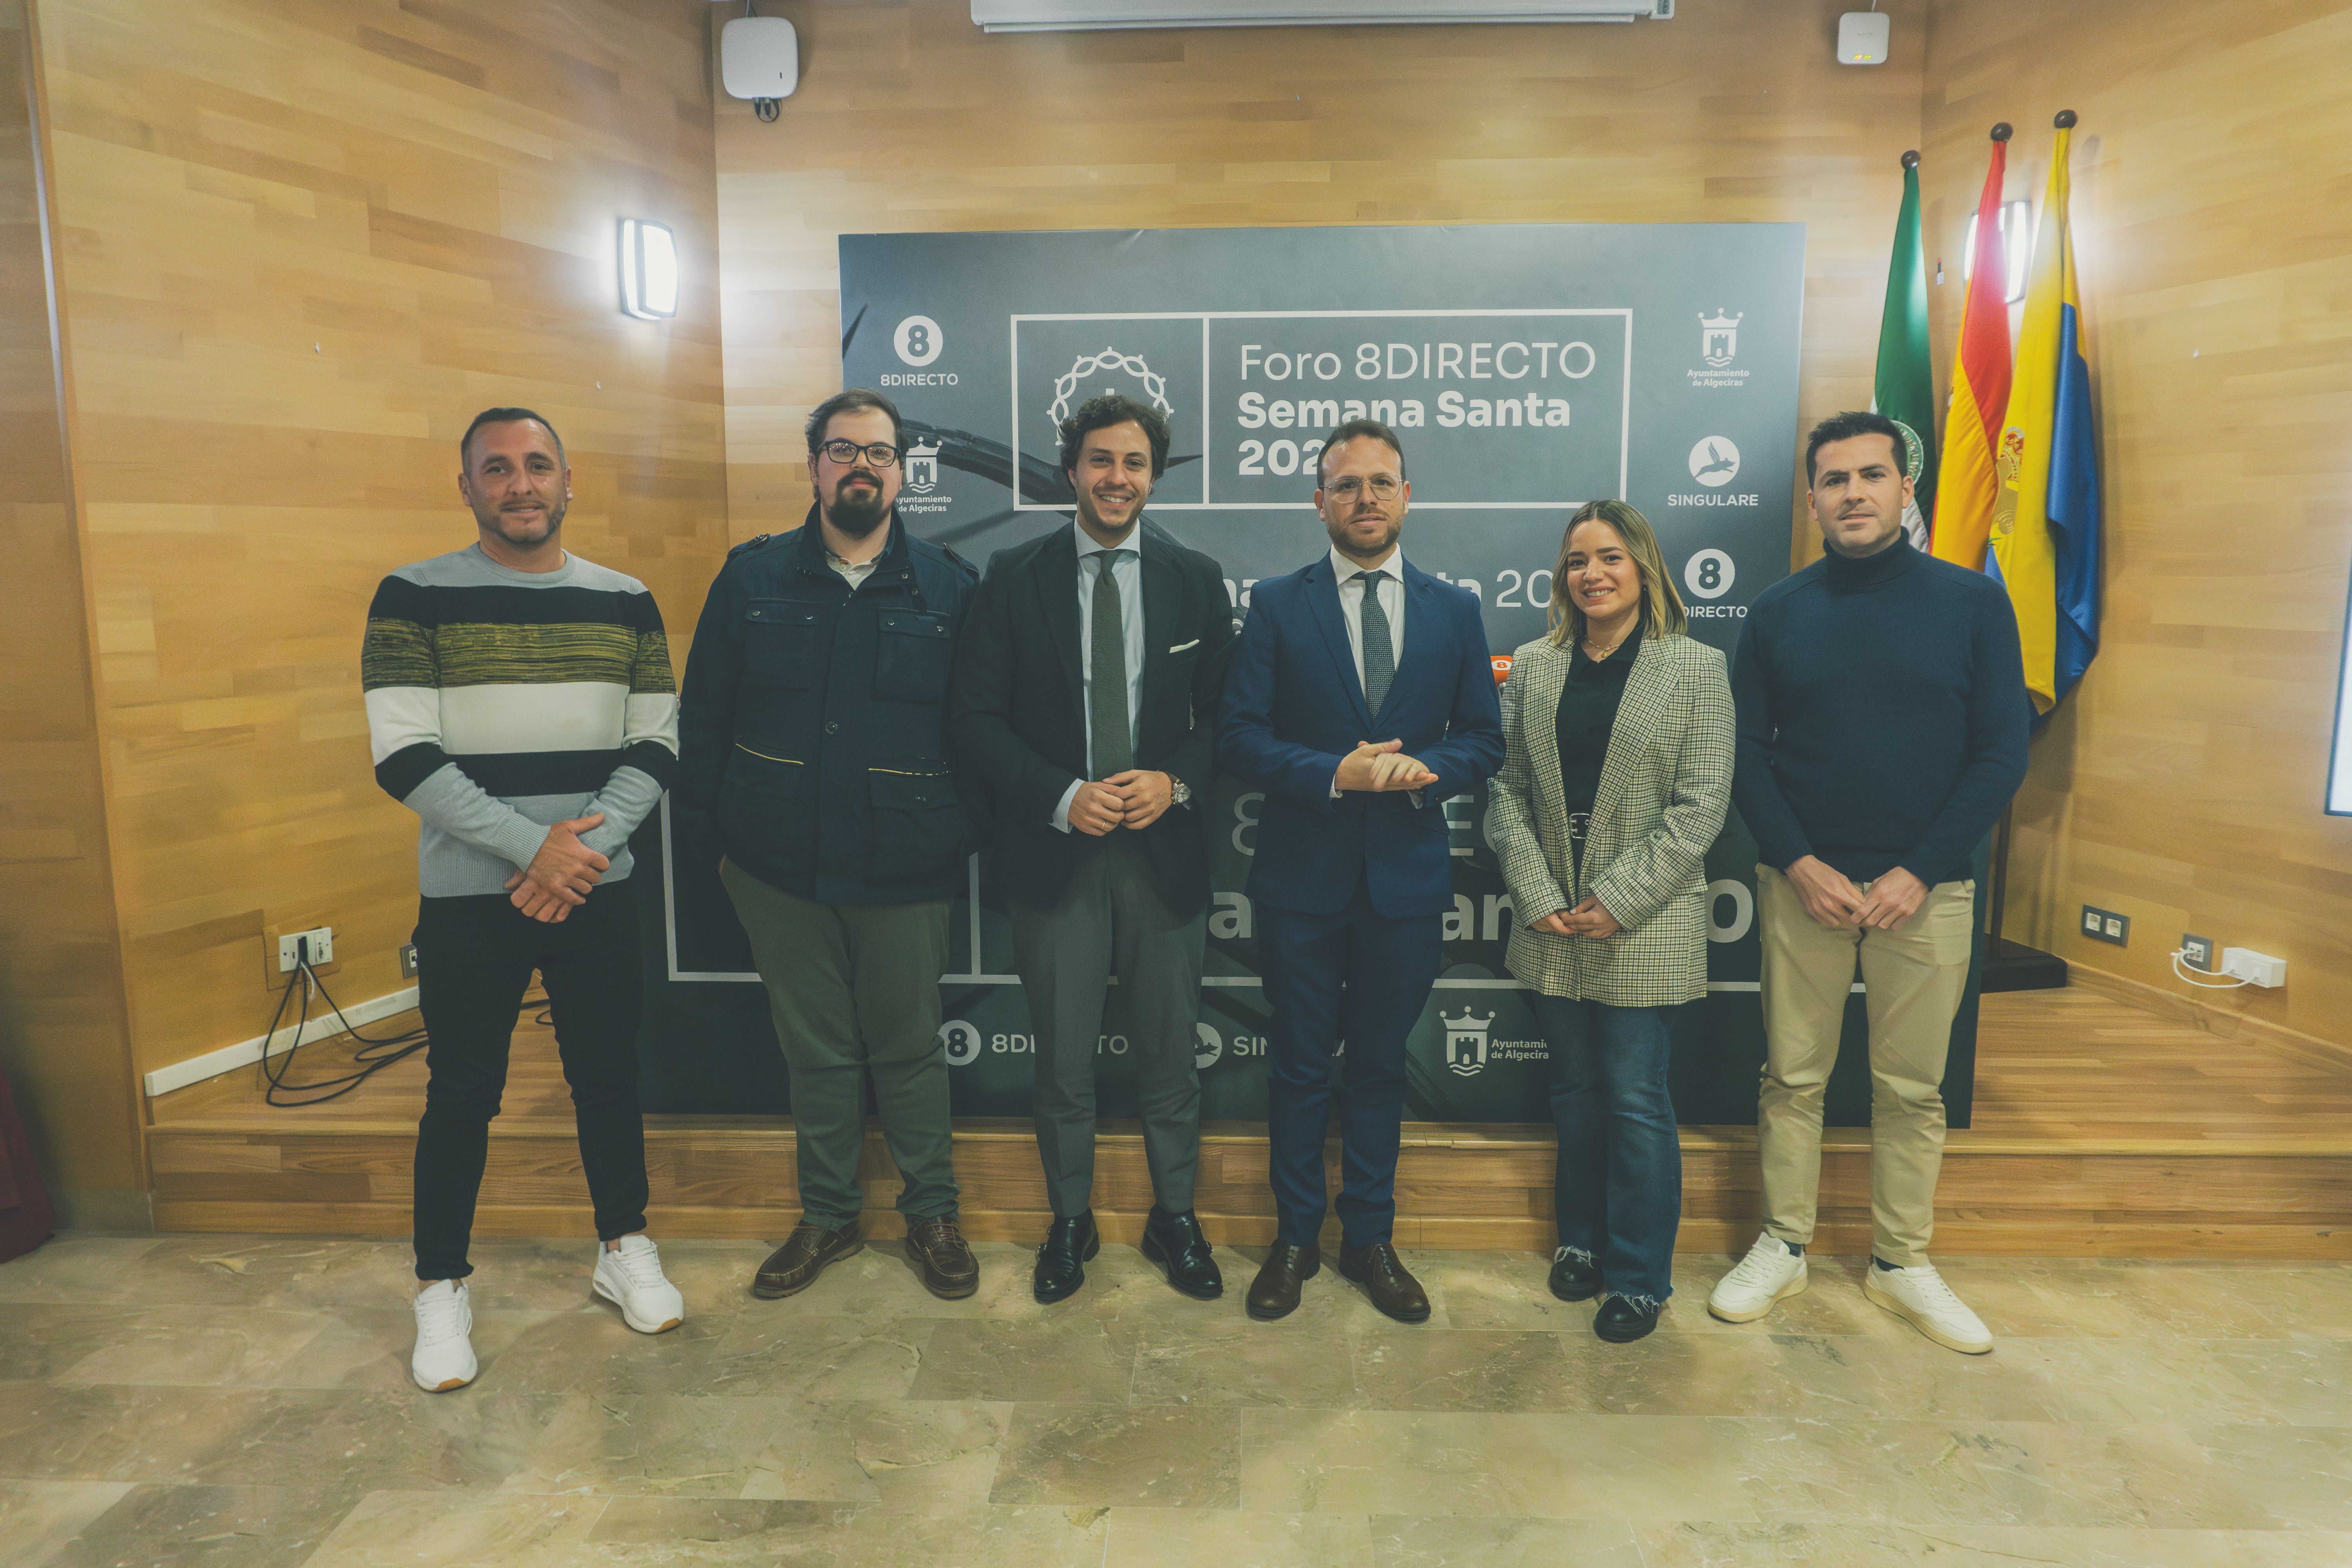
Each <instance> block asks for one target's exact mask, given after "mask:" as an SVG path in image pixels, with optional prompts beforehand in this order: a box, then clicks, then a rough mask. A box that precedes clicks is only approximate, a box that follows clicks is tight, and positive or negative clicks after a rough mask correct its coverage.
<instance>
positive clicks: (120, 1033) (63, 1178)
mask: <svg viewBox="0 0 2352 1568" xmlns="http://www.w3.org/2000/svg"><path fill="white" fill-rule="evenodd" d="M32 51H33V44H32V34H31V32H30V29H29V18H28V16H27V15H26V11H25V8H24V4H23V0H0V455H5V456H0V734H4V735H5V742H0V1070H5V1072H6V1073H7V1075H8V1079H9V1081H10V1082H11V1083H12V1084H13V1085H14V1086H15V1089H16V1100H17V1105H18V1108H19V1110H21V1111H22V1113H23V1115H24V1118H25V1121H26V1126H27V1127H28V1129H29V1130H30V1131H31V1134H32V1137H33V1139H34V1142H35V1143H36V1145H37V1148H38V1149H39V1151H40V1152H41V1155H42V1163H43V1168H44V1170H45V1172H46V1173H47V1177H48V1179H49V1180H50V1182H52V1183H53V1184H56V1185H57V1186H58V1188H60V1189H61V1195H62V1196H63V1201H64V1204H65V1207H66V1211H67V1213H68V1215H70V1216H72V1217H74V1218H77V1219H81V1220H84V1221H88V1220H89V1219H92V1218H97V1217H101V1216H100V1215H92V1214H90V1213H89V1212H86V1211H85V1210H83V1209H81V1208H79V1207H78V1206H77V1204H76V1201H75V1196H74V1194H80V1193H85V1192H111V1193H115V1194H122V1193H126V1192H133V1191H135V1189H138V1188H141V1187H143V1186H145V1185H146V1182H145V1180H144V1178H143V1176H142V1173H141V1153H140V1148H139V1134H138V1121H137V1119H136V1117H135V1115H134V1114H133V1112H132V1110H131V1055H130V1038H129V1033H128V1028H127V1025H126V1020H125V1015H124V1007H123V994H122V970H121V936H120V932H119V931H118V929H117V926H116V922H115V911H114V893H113V886H112V882H111V879H110V877H109V875H108V869H107V844H106V802H105V791H104V784H103V780H102V777H101V774H100V766H99V742H98V730H97V725H96V723H95V721H94V717H93V710H92V707H91V700H90V669H89V640H88V636H87V631H86V627H85V617H84V606H83V602H82V571H81V551H80V545H79V540H78V539H77V538H76V536H75V531H74V526H73V511H72V506H71V500H72V487H71V485H70V484H69V482H68V470H67V464H66V447H65V437H64V428H63V426H62V424H61V422H60V420H59V418H58V379H57V363H56V360H55V358H54V356H53V354H52V352H51V335H50V330H49V329H50V320H49V299H48V284H47V267H46V264H45V245H44V241H43V237H42V223H41V191H40V187H39V183H38V178H37V173H38V172H37V162H36V153H37V147H38V140H37V138H38V118H37V113H36V110H35V97H34V79H33V73H32V63H33V53H32Z"/></svg>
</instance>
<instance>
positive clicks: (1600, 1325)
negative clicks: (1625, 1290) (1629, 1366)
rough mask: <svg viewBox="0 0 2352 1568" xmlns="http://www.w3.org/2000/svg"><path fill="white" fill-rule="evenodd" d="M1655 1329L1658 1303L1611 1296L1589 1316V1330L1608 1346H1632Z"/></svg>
mask: <svg viewBox="0 0 2352 1568" xmlns="http://www.w3.org/2000/svg"><path fill="white" fill-rule="evenodd" d="M1657 1326H1658V1303H1657V1302H1655V1301H1651V1300H1642V1299H1637V1298H1635V1297H1632V1296H1612V1297H1610V1298H1609V1300H1606V1301H1603V1302H1601V1310H1599V1311H1598V1312H1595V1313H1594V1314H1593V1315H1592V1331H1593V1332H1594V1333H1596V1334H1599V1335H1600V1336H1601V1338H1602V1339H1604V1340H1607V1341H1608V1342H1610V1343H1611V1344H1612V1345H1629V1344H1632V1343H1633V1342H1634V1341H1635V1340H1638V1339H1643V1338H1645V1337H1647V1335H1648V1334H1649V1331H1651V1330H1652V1329H1654V1328H1656V1327H1657Z"/></svg>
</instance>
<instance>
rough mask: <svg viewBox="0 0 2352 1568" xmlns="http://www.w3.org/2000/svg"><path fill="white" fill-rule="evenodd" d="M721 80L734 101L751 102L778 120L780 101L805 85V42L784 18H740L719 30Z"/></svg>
mask: <svg viewBox="0 0 2352 1568" xmlns="http://www.w3.org/2000/svg"><path fill="white" fill-rule="evenodd" d="M719 83H720V85H722V86H723V87H725V88H726V89H727V96H728V97H730V98H747V99H750V100H751V102H752V104H753V105H754V106H755V107H758V108H759V109H760V118H761V119H762V120H772V119H774V118H775V112H774V109H773V105H774V104H775V102H776V100H778V99H783V98H790V97H792V95H793V89H794V88H796V87H798V86H800V84H801V38H800V35H799V34H798V33H796V32H794V31H793V25H792V24H791V23H790V22H787V21H785V20H784V19H783V18H782V16H738V17H736V18H735V19H734V20H733V21H730V22H729V23H728V24H727V25H726V26H723V27H721V28H719Z"/></svg>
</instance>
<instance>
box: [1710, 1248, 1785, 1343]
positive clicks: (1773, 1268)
mask: <svg viewBox="0 0 2352 1568" xmlns="http://www.w3.org/2000/svg"><path fill="white" fill-rule="evenodd" d="M1805 1284H1806V1273H1805V1255H1804V1254H1803V1253H1801V1252H1791V1251H1790V1250H1789V1244H1788V1243H1787V1242H1785V1241H1782V1240H1781V1239H1780V1237H1777V1236H1773V1235H1770V1234H1769V1233H1767V1234H1766V1235H1763V1236H1759V1237H1757V1238H1756V1245H1755V1246H1753V1247H1749V1248H1748V1256H1747V1257H1745V1258H1741V1259H1740V1260H1739V1261H1738V1263H1736V1264H1734V1265H1733V1266H1732V1269H1731V1272H1730V1273H1728V1274H1727V1275H1725V1276H1724V1277H1723V1278H1722V1279H1718V1280H1717V1281H1716V1282H1715V1289H1714V1290H1713V1291H1712V1292H1710V1293H1709V1294H1708V1296H1707V1299H1706V1310H1708V1311H1710V1312H1712V1313H1714V1314H1715V1315H1716V1316H1717V1317H1718V1318H1721V1319H1722V1320H1723V1321H1725V1322H1727V1323H1752V1322H1754V1321H1756V1320H1757V1319H1759V1318H1760V1317H1762V1316H1763V1315H1764V1314H1765V1313H1767V1312H1769V1311H1770V1310H1772V1309H1773V1308H1774V1307H1776V1306H1778V1305H1779V1304H1780V1303H1781V1302H1782V1301H1785V1300H1788V1299H1789V1298H1790V1297H1791V1296H1794V1295H1796V1294H1797V1293H1798V1292H1799V1291H1801V1290H1802V1289H1804V1288H1805Z"/></svg>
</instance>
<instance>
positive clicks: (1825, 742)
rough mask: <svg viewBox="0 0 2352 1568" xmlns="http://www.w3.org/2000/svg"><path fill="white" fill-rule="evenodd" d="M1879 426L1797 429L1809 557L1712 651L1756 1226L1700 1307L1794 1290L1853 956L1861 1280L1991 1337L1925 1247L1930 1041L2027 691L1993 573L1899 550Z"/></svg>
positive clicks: (1929, 1208) (1935, 1108)
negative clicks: (1751, 869) (1734, 636)
mask: <svg viewBox="0 0 2352 1568" xmlns="http://www.w3.org/2000/svg"><path fill="white" fill-rule="evenodd" d="M1904 447H1905V441H1904V436H1903V428H1902V426H1899V425H1896V424H1895V422H1894V421H1893V420H1891V419H1888V418H1887V417H1885V416H1884V415H1880V414H1858V413H1848V414H1837V415H1832V416H1831V417H1829V418H1827V419H1824V420H1822V422H1821V424H1820V425H1818V426H1814V428H1813V433H1812V436H1811V438H1810V439H1808V440H1807V441H1806V443H1805V479H1806V484H1807V491H1806V498H1805V499H1806V501H1807V504H1808V505H1810V506H1811V509H1812V513H1813V521H1815V522H1816V523H1818V524H1819V525H1820V526H1821V531H1822V546H1823V549H1824V551H1825V553H1824V554H1823V555H1822V559H1821V560H1819V561H1817V562H1815V563H1813V564H1812V565H1811V566H1808V567H1806V568H1805V569H1804V570H1803V571H1801V572H1799V573H1797V574H1794V575H1793V576H1790V577H1786V578H1783V579H1782V580H1781V581H1780V582H1778V583H1775V584H1772V586H1770V587H1769V588H1767V589H1765V590H1764V592H1762V593H1761V594H1759V595H1757V596H1756V603H1755V604H1754V605H1751V606H1750V607H1749V610H1748V620H1747V623H1746V624H1745V625H1744V626H1742V627H1741V628H1740V633H1739V647H1738V652H1737V653H1736V654H1735V655H1734V656H1733V658H1732V662H1731V698H1732V703H1733V706H1734V707H1735V708H1736V709H1737V710H1738V726H1739V739H1738V760H1737V762H1736V763H1735V764H1734V766H1733V770H1732V779H1731V798H1732V800H1733V802H1734V803H1735V804H1736V805H1738V807H1739V815H1740V816H1742V817H1744V818H1745V819H1746V820H1747V823H1748V830H1749V831H1750V832H1752V833H1754V834H1755V835H1756V849H1757V854H1758V855H1759V857H1760V859H1761V863H1760V864H1759V865H1758V867H1757V868H1756V924H1757V930H1758V934H1759V936H1760V937H1761V938H1762V939H1763V945H1764V971H1763V984H1764V996H1763V1001H1764V1081H1763V1087H1762V1093H1761V1095H1760V1098H1759V1103H1758V1107H1757V1135H1758V1145H1759V1155H1760V1157H1761V1160H1762V1163H1763V1177H1764V1233H1763V1234H1762V1235H1761V1236H1759V1237H1757V1238H1756V1244H1755V1246H1753V1247H1750V1248H1748V1256H1747V1257H1745V1258H1741V1259H1740V1260H1739V1262H1738V1265H1737V1266H1735V1267H1734V1268H1732V1269H1731V1271H1730V1272H1729V1273H1727V1274H1726V1275H1725V1276H1724V1277H1723V1279H1720V1280H1718V1281H1717V1284H1716V1287H1715V1291H1714V1293H1713V1294H1712V1295H1711V1296H1709V1297H1708V1299H1707V1310H1709V1311H1711V1312H1713V1313H1714V1314H1715V1315H1716V1316H1717V1317H1718V1318H1722V1319H1725V1320H1726V1321H1730V1322H1735V1323H1745V1322H1752V1321H1755V1320H1756V1319H1759V1318H1761V1317H1763V1316H1764V1315H1765V1314H1766V1313H1767V1312H1769V1311H1770V1310H1772V1308H1773V1306H1774V1305H1775V1304H1776V1303H1778V1302H1780V1300H1784V1299H1785V1298H1787V1297H1790V1296H1793V1295H1795V1294H1796V1293H1797V1292H1798V1291H1800V1290H1802V1289H1804V1288H1805V1283H1806V1267H1805V1246H1806V1244H1807V1243H1808V1242H1810V1241H1811V1240H1812V1238H1813V1222H1814V1214H1815V1209H1816V1206H1817V1202H1818V1199H1819V1195H1820V1186H1821V1169H1822V1091H1823V1089H1824V1087H1825V1086H1826V1085H1827V1084H1828V1082H1829V1076H1830V1068H1832V1066H1833V1065H1834V1064H1835V1063H1836V1061H1837V1054H1838V1036H1839V1032H1840V1029H1841V1027H1842V1026H1843V1022H1844V1019H1845V1007H1846V997H1847V994H1848V992H1849V991H1850V990H1851V989H1852V987H1853V978H1854V973H1855V971H1856V969H1857V967H1858V968H1859V969H1860V972H1861V974H1862V980H1863V984H1864V988H1865V990H1866V992H1867V998H1866V1000H1867V1005H1868V1010H1869V1016H1870V1078H1871V1101H1870V1221H1871V1237H1872V1241H1871V1252H1872V1255H1873V1261H1872V1264H1871V1267H1870V1268H1868V1269H1867V1270H1865V1271H1864V1275H1863V1294H1864V1295H1865V1296H1867V1297H1869V1298H1870V1300H1873V1301H1874V1302H1876V1303H1877V1304H1878V1305H1879V1306H1881V1307H1884V1308H1885V1309H1886V1310H1888V1311H1890V1312H1893V1313H1895V1315H1896V1316H1898V1317H1901V1318H1904V1319H1906V1320H1907V1321H1909V1322H1910V1323H1911V1324H1912V1325H1913V1326H1914V1327H1915V1328H1916V1329H1917V1330H1918V1331H1920V1332H1921V1333H1923V1334H1925V1335H1927V1337H1928V1338H1929V1339H1931V1340H1933V1341H1935V1342H1937V1344H1939V1345H1943V1346H1945V1347H1946V1348H1947V1349H1949V1350H1955V1351H1959V1352H1962V1353H1964V1354H1969V1355H1979V1354H1982V1353H1983V1352H1987V1351H1990V1350H1991V1349H1992V1335H1991V1333H1990V1331H1987V1329H1986V1328H1985V1325H1984V1321H1983V1320H1982V1319H1980V1318H1979V1317H1978V1316H1977V1315H1976V1313H1975V1312H1973V1311H1971V1310H1969V1307H1968V1305H1967V1304H1966V1303H1965V1302H1963V1301H1962V1300H1960V1299H1959V1297H1958V1295H1957V1294H1955V1293H1954V1292H1953V1290H1952V1288H1951V1287H1950V1286H1948V1285H1947V1284H1945V1283H1944V1280H1943V1277H1942V1276H1941V1275H1939V1274H1937V1271H1936V1266H1935V1265H1934V1264H1932V1263H1930V1262H1928V1261H1927V1240H1928V1237H1929V1236H1930V1235H1931V1234H1932V1233H1933V1231H1934V1229H1935V1222H1936V1177H1937V1173H1938V1172H1939V1171H1940V1170H1941V1168H1942V1163H1943V1155H1944V1096H1943V1082H1944V1058H1945V1053H1946V1051H1947V1049H1948V1047H1949V1046H1950V1044H1951V1038H1952V1019H1953V1017H1954V1016H1955V1015H1956V1014H1957V1013H1958V1010H1959V1005H1960V999H1961V996H1962V994H1964V993H1965V992H1966V990H1967V988H1968V979H1969V952H1970V948H1971V945H1972V943H1973V942H1974V940H1975V934H1976V898H1975V894H1976V883H1975V881H1974V880H1973V879H1971V878H1970V877H1969V868H1970V862H1971V859H1972V858H1973V857H1974V855H1975V852H1976V847H1977V844H1978V841H1979V840H1980V839H1982V838H1983V837H1984V836H1985V835H1986V834H1988V833H1990V831H1991V830H1992V826H1993V824H1994V823H1995V822H1997V821H1999V820H2000V814H2001V812H2002V811H2003V810H2004V809H2005V808H2006V807H2007V806H2008V805H2009V797H2010V796H2011V795H2014V794H2015V793H2016V792H2017V786H2018V785H2019V784H2022V783H2024V782H2025V761H2026V733H2027V730H2028V728H2029V724H2030V720H2029V717H2028V716H2029V714H2030V713H2031V711H2032V707H2031V704H2030V702H2029V700H2028V699H2027V697H2026V694H2025V670H2024V661H2023V658H2022V657H2021V655H2020V653H2019V651H2018V640H2017V617H2016V615H2015V614H2014V612H2012V611H2011V608H2010V603H2009V595H2007V594H2005V593H2003V592H2002V591H2001V587H2000V584H1998V583H1995V582H1994V581H1993V580H1992V579H1990V577H1987V576H1985V575H1984V574H1981V573H1977V572H1971V571H1969V570H1968V569H1967V568H1966V567H1962V566H1955V565H1953V564H1952V563H1949V562H1947V561H1938V560H1937V559H1936V558H1935V557H1934V556H1932V555H1929V554H1927V553H1926V552H1922V551H1919V550H1916V549H1914V548H1912V545H1911V542H1910V540H1909V539H1908V538H1907V537H1906V535H1905V533H1904V531H1903V508H1904V505H1905V503H1906V502H1907V501H1909V500H1910V499H1911V481H1910V479H1908V478H1907V477H1906V472H1905V468H1904V461H1903V459H1904Z"/></svg>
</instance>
